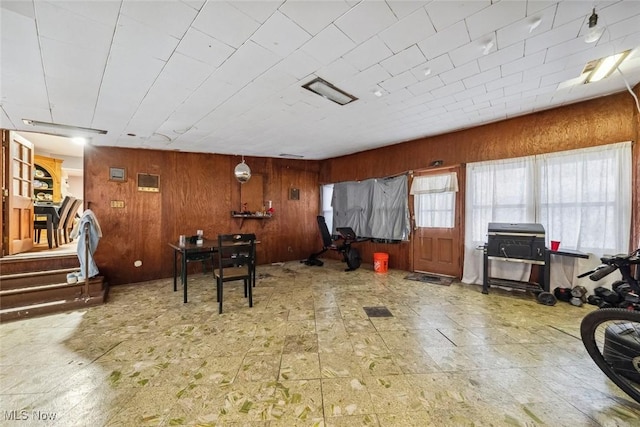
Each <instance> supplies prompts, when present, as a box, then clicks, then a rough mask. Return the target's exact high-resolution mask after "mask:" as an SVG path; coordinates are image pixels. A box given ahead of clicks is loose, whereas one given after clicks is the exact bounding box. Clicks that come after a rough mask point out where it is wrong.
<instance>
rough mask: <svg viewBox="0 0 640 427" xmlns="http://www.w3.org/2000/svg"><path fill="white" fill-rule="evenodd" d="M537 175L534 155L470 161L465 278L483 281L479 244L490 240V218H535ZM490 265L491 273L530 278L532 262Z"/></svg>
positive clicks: (513, 220)
mask: <svg viewBox="0 0 640 427" xmlns="http://www.w3.org/2000/svg"><path fill="white" fill-rule="evenodd" d="M534 178H535V167H534V157H520V158H516V159H506V160H496V161H489V162H480V163H470V164H468V165H467V185H466V206H465V239H464V252H465V253H464V269H463V275H462V281H463V282H465V283H482V275H483V256H482V250H481V249H479V248H480V247H481V246H483V245H484V244H485V243H486V242H487V229H488V226H489V223H490V222H509V223H531V222H535V209H534V201H535V194H534V191H533V190H534ZM504 264H510V265H508V266H505V265H504ZM489 269H490V270H491V277H499V278H503V279H510V280H527V279H528V277H529V274H530V271H531V266H530V265H529V264H524V263H505V262H502V261H489Z"/></svg>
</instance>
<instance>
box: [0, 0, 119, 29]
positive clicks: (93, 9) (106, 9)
mask: <svg viewBox="0 0 640 427" xmlns="http://www.w3.org/2000/svg"><path fill="white" fill-rule="evenodd" d="M3 3H4V2H3ZM25 3H26V2H25ZM51 3H55V6H56V7H58V8H60V9H64V10H66V11H68V12H71V14H72V15H74V16H76V15H79V16H81V17H84V18H85V20H89V21H94V22H100V23H102V24H107V25H110V26H111V25H113V24H114V23H115V22H116V21H117V19H118V14H119V13H120V3H121V2H119V1H96V2H90V1H55V2H43V1H36V2H34V4H35V7H36V14H37V15H38V16H42V15H43V14H44V15H48V13H47V12H44V10H43V9H42V7H47V6H50V5H51ZM58 17H60V16H59V15H58ZM74 19H75V17H74Z"/></svg>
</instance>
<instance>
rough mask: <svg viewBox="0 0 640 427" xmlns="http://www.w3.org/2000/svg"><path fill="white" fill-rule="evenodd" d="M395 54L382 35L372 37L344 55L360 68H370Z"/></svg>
mask: <svg viewBox="0 0 640 427" xmlns="http://www.w3.org/2000/svg"><path fill="white" fill-rule="evenodd" d="M391 55H393V52H391V50H390V49H389V48H388V47H387V46H386V45H385V44H384V43H383V42H382V40H381V39H380V37H377V36H376V37H371V38H370V39H369V40H367V41H365V42H364V43H362V44H361V45H359V46H357V47H356V48H355V49H353V50H352V51H350V52H347V53H346V54H345V55H344V59H345V60H347V61H348V62H349V63H350V64H352V65H353V66H354V67H356V68H357V69H359V70H364V69H366V68H369V67H370V66H372V65H373V64H377V63H378V62H380V61H382V60H383V59H385V58H388V57H390V56H391Z"/></svg>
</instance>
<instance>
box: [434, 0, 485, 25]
mask: <svg viewBox="0 0 640 427" xmlns="http://www.w3.org/2000/svg"><path fill="white" fill-rule="evenodd" d="M489 6H491V1H490V0H475V1H434V2H431V3H429V4H428V5H426V6H425V9H426V11H427V13H428V14H429V17H430V18H431V22H433V25H434V26H435V28H436V30H437V31H438V32H440V31H442V30H444V29H445V28H447V27H448V26H450V25H453V24H455V23H459V22H460V21H462V20H463V19H465V18H467V17H468V16H471V15H473V14H474V13H477V12H479V11H481V10H482V9H485V8H487V7H489Z"/></svg>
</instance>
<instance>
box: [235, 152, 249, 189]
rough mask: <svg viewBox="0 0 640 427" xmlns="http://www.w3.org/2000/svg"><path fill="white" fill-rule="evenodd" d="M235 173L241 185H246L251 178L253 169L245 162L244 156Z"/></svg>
mask: <svg viewBox="0 0 640 427" xmlns="http://www.w3.org/2000/svg"><path fill="white" fill-rule="evenodd" d="M233 173H234V175H235V176H236V179H237V180H238V181H239V182H240V183H241V184H244V183H245V182H247V181H249V178H251V169H249V166H247V164H246V163H245V162H244V156H242V162H241V163H238V165H237V166H236V168H235V170H234V171H233Z"/></svg>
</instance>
